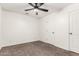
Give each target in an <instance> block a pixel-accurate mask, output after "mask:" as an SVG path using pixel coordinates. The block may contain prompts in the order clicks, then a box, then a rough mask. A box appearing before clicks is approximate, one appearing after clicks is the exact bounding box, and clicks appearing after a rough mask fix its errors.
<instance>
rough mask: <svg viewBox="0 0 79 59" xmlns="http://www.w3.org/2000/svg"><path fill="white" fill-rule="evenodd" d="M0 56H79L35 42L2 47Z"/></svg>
mask: <svg viewBox="0 0 79 59" xmlns="http://www.w3.org/2000/svg"><path fill="white" fill-rule="evenodd" d="M0 56H79V54H77V53H75V52H72V51H67V50H64V49H61V48H58V47H56V46H54V45H51V44H48V43H44V42H41V41H35V42H30V43H24V44H18V45H13V46H7V47H3V48H2V49H1V50H0Z"/></svg>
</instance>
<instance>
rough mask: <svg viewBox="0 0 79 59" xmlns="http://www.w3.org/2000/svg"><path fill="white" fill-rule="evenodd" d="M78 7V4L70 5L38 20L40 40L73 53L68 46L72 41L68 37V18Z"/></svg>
mask: <svg viewBox="0 0 79 59" xmlns="http://www.w3.org/2000/svg"><path fill="white" fill-rule="evenodd" d="M78 6H79V4H72V5H70V6H68V7H66V8H64V9H63V10H61V11H59V12H54V13H52V14H50V15H48V16H46V17H44V18H42V19H40V22H41V40H42V41H44V42H47V43H50V44H53V45H55V46H57V47H60V48H64V49H67V50H71V51H75V50H73V49H71V48H72V47H71V45H70V44H71V42H72V39H71V38H70V37H69V32H71V29H70V23H69V17H70V13H71V12H73V11H74V12H75V11H76V10H79V7H78ZM69 38H70V39H69ZM70 41H71V42H70ZM75 42H76V41H75ZM76 49H77V50H78V49H79V48H76ZM75 52H78V51H75Z"/></svg>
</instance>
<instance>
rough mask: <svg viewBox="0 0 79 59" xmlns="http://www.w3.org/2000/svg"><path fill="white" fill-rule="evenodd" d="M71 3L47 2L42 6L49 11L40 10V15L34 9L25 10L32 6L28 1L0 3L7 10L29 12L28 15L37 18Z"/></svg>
mask: <svg viewBox="0 0 79 59" xmlns="http://www.w3.org/2000/svg"><path fill="white" fill-rule="evenodd" d="M70 4H71V3H45V4H44V5H42V6H41V8H45V9H48V12H43V11H38V12H39V15H36V14H35V12H34V11H33V10H32V11H28V12H26V11H24V10H25V9H30V8H32V7H31V6H30V5H29V4H27V3H0V5H1V6H2V8H3V9H5V10H9V11H14V12H18V13H22V14H26V13H29V14H26V15H29V16H33V17H36V18H42V17H44V16H46V15H49V14H51V13H53V12H55V11H60V10H62V9H63V8H64V7H66V6H68V5H70Z"/></svg>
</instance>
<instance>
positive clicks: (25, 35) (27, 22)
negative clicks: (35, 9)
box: [2, 10, 39, 46]
mask: <svg viewBox="0 0 79 59" xmlns="http://www.w3.org/2000/svg"><path fill="white" fill-rule="evenodd" d="M2 27H3V28H2V30H3V31H2V33H3V34H2V35H3V44H2V46H8V45H15V44H21V43H26V42H31V41H36V40H39V31H38V30H39V22H38V20H37V19H35V18H33V17H29V16H26V15H22V14H18V13H15V12H10V11H6V10H3V11H2Z"/></svg>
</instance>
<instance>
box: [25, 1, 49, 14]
mask: <svg viewBox="0 0 79 59" xmlns="http://www.w3.org/2000/svg"><path fill="white" fill-rule="evenodd" d="M28 4H29V5H30V6H32V7H33V8H31V9H25V11H30V10H34V11H35V12H36V15H38V11H37V10H40V11H44V12H48V10H47V9H43V8H40V7H41V6H42V5H43V4H44V3H28Z"/></svg>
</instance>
